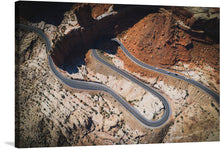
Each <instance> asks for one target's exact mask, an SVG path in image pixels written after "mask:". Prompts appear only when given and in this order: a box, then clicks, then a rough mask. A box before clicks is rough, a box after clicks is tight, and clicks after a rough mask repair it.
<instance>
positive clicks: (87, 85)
mask: <svg viewBox="0 0 220 149" xmlns="http://www.w3.org/2000/svg"><path fill="white" fill-rule="evenodd" d="M15 27H16V28H19V29H24V30H29V31H33V32H35V33H36V34H38V35H40V36H41V37H42V38H43V39H44V40H45V43H46V51H47V56H48V62H49V67H50V70H51V71H52V73H53V74H54V75H55V76H56V77H57V78H58V79H59V80H60V81H61V82H62V83H64V84H65V85H67V86H69V87H71V88H77V89H82V90H99V91H104V92H106V93H108V94H110V95H111V96H112V97H114V98H115V99H116V100H117V101H118V102H119V103H120V104H121V105H122V106H123V107H124V108H126V110H128V111H129V112H130V113H131V114H132V115H133V116H134V117H135V118H136V119H137V120H138V121H140V122H141V123H142V124H143V125H145V126H148V127H160V126H161V125H163V124H165V123H166V121H167V120H168V118H169V117H170V115H171V108H170V105H169V103H168V101H167V100H166V98H164V97H163V96H162V95H161V94H160V93H158V92H157V91H155V90H154V89H153V88H152V87H150V86H147V85H146V84H145V83H143V82H141V81H140V80H138V79H137V78H135V77H134V76H132V75H130V74H128V73H127V72H125V71H123V70H121V69H119V68H117V67H116V66H114V65H112V64H110V63H108V62H106V61H105V60H103V59H102V58H101V57H100V56H99V55H98V54H97V50H96V49H92V54H93V56H94V57H95V58H96V59H97V60H98V61H99V62H101V63H102V64H104V65H106V66H107V67H109V68H111V69H112V70H114V71H116V72H118V73H119V74H121V75H122V76H124V77H125V78H127V79H129V80H131V81H132V82H134V83H136V84H137V85H139V86H140V87H142V88H143V89H145V90H147V91H149V92H150V93H152V94H153V95H154V96H156V97H157V98H159V99H160V100H161V102H162V103H163V105H164V114H163V116H162V118H160V119H159V120H156V121H152V120H148V119H146V118H145V117H144V116H143V115H142V114H141V113H140V112H139V111H138V110H137V109H136V108H134V107H133V106H131V105H130V104H129V103H128V102H127V101H125V100H124V99H123V98H122V97H121V96H120V95H118V94H117V93H115V91H113V90H112V89H111V88H109V87H107V86H105V85H103V84H101V83H97V82H87V81H80V80H71V79H69V78H67V77H64V76H63V75H62V74H61V73H60V72H59V71H58V70H57V69H56V67H55V64H54V63H53V60H52V57H51V56H50V55H49V54H48V53H49V51H50V50H51V43H50V40H49V39H48V37H47V35H46V34H45V33H44V32H43V31H41V30H40V29H37V28H35V27H31V26H28V25H24V24H16V26H15ZM112 40H113V41H116V42H117V43H118V44H119V45H120V48H121V49H122V50H123V51H124V52H125V54H126V55H127V56H128V57H129V58H130V59H131V60H132V61H134V62H135V63H136V64H138V65H140V66H142V67H144V68H146V69H150V70H153V71H157V72H160V73H163V74H166V75H169V76H172V77H175V78H178V79H181V80H184V81H187V82H189V83H192V82H193V83H192V84H193V85H195V84H196V85H195V86H198V87H200V88H201V89H203V90H204V89H205V91H206V92H207V93H209V94H210V95H211V96H212V97H213V98H214V99H216V100H217V98H218V95H217V94H216V93H214V92H213V91H211V90H210V89H208V88H207V87H205V86H203V85H202V84H200V83H198V82H196V81H194V80H191V79H188V78H186V77H184V76H181V75H177V74H175V73H171V72H168V71H166V70H163V69H159V68H156V67H153V66H150V65H147V64H145V63H143V62H141V61H139V60H137V59H136V58H135V57H134V56H132V55H131V54H130V53H129V52H128V50H127V49H126V48H125V47H124V46H123V44H122V43H121V42H120V41H119V40H118V39H116V38H113V39H112Z"/></svg>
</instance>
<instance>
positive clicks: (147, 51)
mask: <svg viewBox="0 0 220 149" xmlns="http://www.w3.org/2000/svg"><path fill="white" fill-rule="evenodd" d="M175 23H176V19H175V18H174V17H173V16H172V15H171V14H162V13H161V14H158V13H155V14H149V15H148V16H146V17H145V18H144V19H142V20H141V21H140V22H138V23H137V24H135V25H134V27H132V28H131V29H129V30H128V33H127V34H126V36H125V37H124V41H123V42H124V44H125V45H126V47H127V48H128V50H129V51H130V52H131V53H132V54H134V55H135V57H137V58H138V59H140V60H142V61H143V62H146V63H150V64H160V65H173V64H175V63H176V62H177V61H190V59H191V55H190V52H189V51H188V50H189V49H190V48H191V47H192V41H191V38H190V36H189V35H188V34H186V33H185V32H184V31H182V30H180V29H179V28H178V27H177V26H176V25H175Z"/></svg>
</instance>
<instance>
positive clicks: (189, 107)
mask: <svg viewBox="0 0 220 149" xmlns="http://www.w3.org/2000/svg"><path fill="white" fill-rule="evenodd" d="M213 11H214V10H213ZM134 12H135V13H134ZM214 12H215V13H216V11H214ZM202 13H203V12H202ZM210 13H211V14H214V13H212V11H211V10H210ZM195 15H196V14H195V10H193V11H192V10H188V9H186V8H176V9H175V7H173V8H172V7H171V8H169V7H164V8H159V7H145V6H123V5H99V4H74V5H73V6H72V8H71V9H70V10H69V11H67V12H65V14H64V18H63V20H62V21H61V23H60V25H58V26H55V25H52V24H47V23H45V22H44V21H41V22H39V23H31V22H29V21H27V20H25V19H22V20H20V22H21V23H25V24H28V25H31V26H35V27H37V28H40V29H42V30H43V31H44V32H45V33H46V34H47V35H48V37H49V39H50V41H51V43H52V47H53V49H52V52H51V53H50V54H51V56H52V57H53V60H54V62H55V63H56V65H57V69H58V70H59V71H60V72H61V73H62V74H63V75H65V76H66V77H69V78H70V79H80V80H84V81H95V82H100V83H102V84H105V85H106V86H108V87H110V88H112V89H113V90H114V91H115V92H117V93H118V94H119V95H121V96H122V97H123V98H124V99H125V100H126V101H127V102H129V103H130V104H131V105H133V106H134V107H135V108H137V109H138V110H139V111H140V112H141V113H142V114H143V115H145V116H146V118H148V119H151V120H156V119H159V118H160V117H161V116H162V114H163V112H164V109H163V108H164V107H163V105H162V103H161V101H160V100H158V99H157V98H156V97H154V96H153V95H152V94H150V93H149V92H147V91H145V90H143V89H142V88H140V87H139V86H137V85H136V84H134V83H132V82H131V81H129V80H127V79H125V78H123V77H122V76H120V75H119V74H118V73H116V72H114V71H112V70H111V69H109V68H107V67H106V66H104V65H103V64H101V63H99V62H98V61H97V60H96V59H95V58H94V57H93V56H92V55H91V50H90V49H91V48H94V47H96V43H97V40H98V39H100V38H111V37H117V38H119V39H120V40H121V41H122V42H123V43H124V45H125V46H126V48H127V49H128V50H129V51H130V52H131V53H132V54H133V55H134V56H135V57H136V58H138V59H140V60H142V61H143V62H145V63H147V64H150V65H154V66H157V67H160V68H163V69H168V70H169V71H173V72H176V73H180V74H183V75H186V76H187V77H190V78H193V79H195V80H197V81H201V82H202V83H203V84H204V85H206V86H208V87H210V88H211V89H212V90H214V91H216V92H218V93H219V63H218V59H219V48H218V47H219V45H218V44H219V43H217V42H216V41H215V40H214V39H215V38H214V37H215V35H213V34H212V33H211V32H210V33H208V34H207V33H206V32H207V31H206V30H204V29H202V28H200V29H198V30H196V29H195V27H194V26H196V25H195V24H194V23H197V22H196V20H199V19H198V18H199V17H195ZM83 17H85V18H83ZM213 17H214V16H213ZM200 18H202V17H200ZM215 19H216V17H215ZM206 20H209V19H206ZM214 22H215V21H214ZM206 23H207V22H206ZM193 24H194V26H193ZM214 24H215V23H214ZM214 26H215V25H214ZM201 30H202V31H203V32H200V31H201ZM15 39H16V51H15V52H16V135H19V136H20V137H19V138H17V140H16V143H19V144H20V147H37V146H38V147H42V146H74V145H77V146H78V145H106V144H139V143H161V142H169V143H172V142H183V141H184V142H191V141H199V142H200V141H218V140H219V107H218V104H217V103H216V102H215V101H214V100H213V99H212V98H211V97H209V95H207V94H206V93H204V92H203V91H201V90H200V89H198V88H196V87H194V86H192V85H191V84H189V83H186V82H184V81H181V80H178V79H175V78H172V77H169V76H165V75H162V74H159V73H156V72H152V71H150V70H146V69H143V68H141V67H139V66H137V65H136V64H135V63H133V62H132V61H131V60H129V59H128V58H127V57H126V56H125V55H124V54H123V52H122V51H121V49H119V48H118V47H117V46H115V45H113V44H112V43H111V44H108V42H106V44H104V46H102V45H100V47H101V48H102V51H100V52H99V55H100V56H101V57H103V58H104V59H105V60H107V61H108V62H109V63H112V64H113V65H115V66H117V67H119V68H120V69H123V70H125V71H127V72H129V73H131V74H132V75H134V76H135V77H137V78H138V79H140V80H142V81H144V82H145V83H146V84H148V85H149V86H151V87H153V88H154V89H155V90H156V91H158V92H159V93H161V94H162V95H163V96H165V97H166V98H167V99H168V101H169V103H170V105H171V108H172V115H171V117H170V119H169V120H168V122H167V123H166V124H165V125H163V126H162V127H159V128H148V127H144V126H143V125H142V124H140V123H139V122H138V121H137V120H136V119H135V118H134V117H133V116H132V115H131V114H130V113H129V112H127V111H126V110H125V109H124V108H123V107H122V106H121V105H120V104H119V103H118V102H116V101H115V99H114V98H112V97H111V96H110V95H108V94H106V93H104V92H99V91H96V92H94V91H83V90H78V89H71V88H68V87H66V86H65V85H63V84H62V83H61V82H60V81H59V80H58V79H57V78H56V77H55V76H54V75H53V74H52V72H50V69H49V66H48V61H47V55H46V48H45V43H44V41H42V39H41V38H40V37H39V36H37V35H36V34H34V33H31V32H27V31H21V30H17V31H16V38H15ZM103 43H104V42H103ZM101 48H100V50H101Z"/></svg>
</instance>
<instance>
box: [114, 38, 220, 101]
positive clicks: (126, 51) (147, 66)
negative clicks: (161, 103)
mask: <svg viewBox="0 0 220 149" xmlns="http://www.w3.org/2000/svg"><path fill="white" fill-rule="evenodd" d="M111 40H112V41H115V42H117V43H118V44H119V47H120V48H121V49H122V50H123V52H124V53H125V54H126V56H127V57H128V58H129V59H130V60H132V61H133V62H134V63H136V64H138V65H139V66H141V67H143V68H146V69H149V70H152V71H156V72H159V73H162V74H165V75H168V76H171V77H174V78H177V79H181V80H183V81H186V82H188V83H191V84H193V85H194V86H196V87H198V88H200V89H202V90H203V91H205V92H206V93H207V94H209V95H210V96H211V97H212V98H213V99H215V100H216V101H217V102H218V103H219V95H218V94H217V93H215V92H214V91H212V90H211V89H209V88H208V87H206V86H204V85H203V84H201V83H199V82H197V81H195V80H193V79H190V78H187V77H185V76H182V75H180V74H177V73H173V72H170V71H167V70H164V69H160V68H157V67H154V66H151V65H148V64H146V63H143V62H142V61H140V60H138V59H136V58H135V57H134V56H133V55H132V54H131V53H130V52H129V51H128V50H127V49H126V48H125V47H124V45H123V44H122V43H121V42H120V41H119V40H118V39H117V38H113V39H111Z"/></svg>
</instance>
